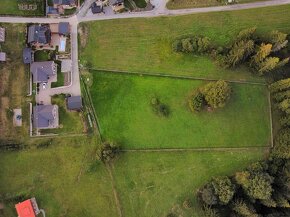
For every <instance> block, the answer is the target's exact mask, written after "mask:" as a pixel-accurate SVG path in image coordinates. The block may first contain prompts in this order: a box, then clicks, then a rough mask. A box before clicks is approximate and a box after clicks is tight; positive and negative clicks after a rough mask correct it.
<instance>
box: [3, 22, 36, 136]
mask: <svg viewBox="0 0 290 217" xmlns="http://www.w3.org/2000/svg"><path fill="white" fill-rule="evenodd" d="M0 26H1V27H5V28H6V41H5V42H4V43H1V51H2V52H6V56H7V61H6V62H4V63H1V64H0V97H1V98H0V139H1V140H9V141H16V140H17V141H24V140H26V139H27V138H29V133H28V130H29V104H28V102H29V101H30V100H31V98H29V97H26V95H27V94H28V82H29V80H28V79H29V76H28V75H29V72H28V70H29V68H28V67H26V66H25V65H24V64H23V63H22V48H23V47H24V45H25V25H20V24H0ZM15 108H21V109H22V127H14V126H13V121H12V117H13V114H12V113H11V112H10V111H12V110H13V109H15Z"/></svg>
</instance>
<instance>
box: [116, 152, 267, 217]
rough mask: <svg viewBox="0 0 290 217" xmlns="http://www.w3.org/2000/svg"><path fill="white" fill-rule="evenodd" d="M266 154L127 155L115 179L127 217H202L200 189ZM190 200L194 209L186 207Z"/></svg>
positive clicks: (117, 170) (190, 153)
mask: <svg viewBox="0 0 290 217" xmlns="http://www.w3.org/2000/svg"><path fill="white" fill-rule="evenodd" d="M262 155H263V153H262V151H261V150H260V151H239V152H179V153H178V152H173V153H164V152H163V153H127V154H122V155H121V157H120V159H118V161H117V162H116V164H115V166H114V168H115V170H114V177H115V179H116V187H117V190H118V192H119V197H120V201H121V207H122V210H123V215H124V216H126V217H135V216H139V217H151V216H166V215H167V214H168V213H169V212H171V211H173V212H174V213H176V214H179V215H177V216H184V217H201V216H204V215H203V214H202V213H200V210H199V208H200V207H199V204H198V202H197V198H196V193H197V189H198V188H199V187H201V186H202V185H203V184H204V183H206V182H207V181H208V180H210V179H211V177H213V176H217V175H231V174H233V173H234V172H235V171H238V170H242V169H243V168H245V167H246V166H247V165H248V164H250V163H251V162H255V161H257V160H260V159H262V157H263V156H262ZM186 198H190V199H191V200H192V201H193V203H192V208H191V209H184V208H183V205H182V203H183V201H184V200H185V199H186Z"/></svg>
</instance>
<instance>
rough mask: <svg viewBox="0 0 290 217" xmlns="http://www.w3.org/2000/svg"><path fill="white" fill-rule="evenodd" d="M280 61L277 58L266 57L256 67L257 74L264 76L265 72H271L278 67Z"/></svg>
mask: <svg viewBox="0 0 290 217" xmlns="http://www.w3.org/2000/svg"><path fill="white" fill-rule="evenodd" d="M279 61H280V59H279V58H278V57H268V58H266V59H265V60H264V61H263V62H261V63H260V64H259V65H258V66H257V67H258V74H259V75H264V74H265V73H266V72H271V71H272V70H274V69H275V68H277V67H278V66H279V64H278V63H279Z"/></svg>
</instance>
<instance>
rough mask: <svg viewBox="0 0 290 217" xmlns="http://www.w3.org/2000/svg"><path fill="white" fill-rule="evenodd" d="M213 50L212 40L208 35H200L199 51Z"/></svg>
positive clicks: (198, 40)
mask: <svg viewBox="0 0 290 217" xmlns="http://www.w3.org/2000/svg"><path fill="white" fill-rule="evenodd" d="M210 50H211V42H210V39H209V38H208V37H198V38H197V52H198V53H207V52H210Z"/></svg>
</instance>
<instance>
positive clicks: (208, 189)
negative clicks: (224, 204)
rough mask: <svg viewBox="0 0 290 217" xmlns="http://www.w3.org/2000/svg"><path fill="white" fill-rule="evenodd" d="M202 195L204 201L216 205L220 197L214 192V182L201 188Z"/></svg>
mask: <svg viewBox="0 0 290 217" xmlns="http://www.w3.org/2000/svg"><path fill="white" fill-rule="evenodd" d="M200 196H201V199H202V201H203V202H204V203H205V204H207V205H209V206H211V205H216V204H217V203H218V197H217V196H216V194H215V192H214V188H213V186H212V183H208V184H206V185H205V186H204V187H203V188H202V189H201V192H200Z"/></svg>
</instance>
